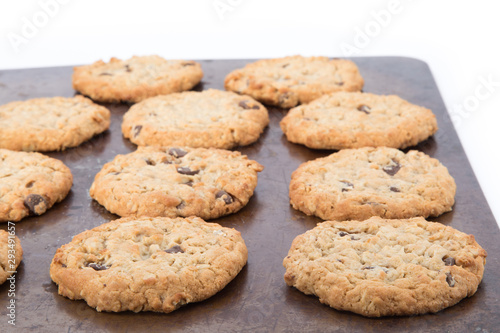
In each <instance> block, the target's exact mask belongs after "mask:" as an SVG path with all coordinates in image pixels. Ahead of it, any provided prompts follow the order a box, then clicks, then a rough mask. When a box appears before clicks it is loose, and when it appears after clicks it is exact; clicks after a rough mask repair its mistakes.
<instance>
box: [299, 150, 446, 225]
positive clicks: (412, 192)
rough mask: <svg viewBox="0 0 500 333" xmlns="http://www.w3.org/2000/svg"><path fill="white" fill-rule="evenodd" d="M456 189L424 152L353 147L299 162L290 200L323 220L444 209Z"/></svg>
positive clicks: (434, 213)
mask: <svg viewBox="0 0 500 333" xmlns="http://www.w3.org/2000/svg"><path fill="white" fill-rule="evenodd" d="M455 192H456V185H455V181H454V179H453V178H452V177H451V176H450V174H449V173H448V169H447V168H446V167H445V166H443V165H442V164H441V163H440V162H439V161H438V160H436V159H434V158H431V157H429V156H427V155H426V154H424V153H421V152H418V151H415V150H412V151H410V152H408V153H407V154H405V153H404V152H402V151H400V150H397V149H394V148H386V147H379V148H358V149H345V150H341V151H339V152H338V153H334V154H332V155H330V156H327V157H324V158H319V159H316V160H314V161H309V162H307V163H304V164H302V165H301V166H300V167H299V168H298V169H297V170H296V171H294V173H293V174H292V180H291V182H290V203H291V204H292V206H293V208H295V209H298V210H300V211H302V212H304V213H306V214H307V215H316V216H318V217H320V218H322V219H324V220H338V221H342V220H351V219H352V220H364V219H367V218H369V217H371V216H381V217H385V218H390V219H401V218H409V217H415V216H423V217H427V216H438V215H441V214H443V213H445V212H448V211H450V210H451V208H452V206H453V204H454V202H455Z"/></svg>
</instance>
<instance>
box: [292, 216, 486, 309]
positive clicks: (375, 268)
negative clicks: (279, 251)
mask: <svg viewBox="0 0 500 333" xmlns="http://www.w3.org/2000/svg"><path fill="white" fill-rule="evenodd" d="M486 255H487V254H486V251H485V250H484V249H483V248H481V246H479V244H477V242H476V241H475V240H474V236H472V235H467V234H465V233H463V232H460V231H458V230H455V229H453V228H451V227H447V226H444V225H442V224H440V223H434V222H427V221H425V219H423V218H421V217H419V218H413V219H409V220H384V219H381V218H379V217H373V218H371V219H369V220H366V221H362V222H360V221H343V222H334V221H327V222H323V223H319V224H318V226H317V227H316V228H314V229H312V230H310V231H307V232H306V233H304V234H302V235H299V236H297V237H296V238H295V240H294V241H293V243H292V246H291V248H290V251H289V252H288V256H287V257H286V258H285V259H284V260H283V265H284V266H285V268H286V273H285V282H286V283H287V284H288V285H289V286H294V287H295V288H297V289H298V290H300V291H302V292H303V293H305V294H308V295H310V294H312V295H316V296H318V297H319V300H320V302H321V303H324V304H327V305H329V306H331V307H332V308H335V309H337V310H345V311H352V312H355V313H358V314H360V315H363V316H368V317H381V316H405V315H416V314H424V313H429V312H437V311H440V310H442V309H444V308H447V307H450V306H452V305H455V304H456V303H458V302H459V301H460V300H461V299H463V298H465V297H470V296H472V295H474V293H475V292H476V290H477V288H478V285H479V284H480V282H481V280H482V278H483V272H484V265H485V262H486V259H485V258H486Z"/></svg>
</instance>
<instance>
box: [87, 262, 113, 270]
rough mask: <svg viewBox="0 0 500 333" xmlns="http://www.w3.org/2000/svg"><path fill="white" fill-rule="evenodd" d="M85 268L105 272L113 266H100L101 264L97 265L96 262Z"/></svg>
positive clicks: (88, 264)
mask: <svg viewBox="0 0 500 333" xmlns="http://www.w3.org/2000/svg"><path fill="white" fill-rule="evenodd" d="M85 266H87V267H90V268H93V269H95V270H96V271H104V270H106V269H108V268H110V267H111V265H109V266H106V265H100V264H96V263H95V262H91V263H87V265H85Z"/></svg>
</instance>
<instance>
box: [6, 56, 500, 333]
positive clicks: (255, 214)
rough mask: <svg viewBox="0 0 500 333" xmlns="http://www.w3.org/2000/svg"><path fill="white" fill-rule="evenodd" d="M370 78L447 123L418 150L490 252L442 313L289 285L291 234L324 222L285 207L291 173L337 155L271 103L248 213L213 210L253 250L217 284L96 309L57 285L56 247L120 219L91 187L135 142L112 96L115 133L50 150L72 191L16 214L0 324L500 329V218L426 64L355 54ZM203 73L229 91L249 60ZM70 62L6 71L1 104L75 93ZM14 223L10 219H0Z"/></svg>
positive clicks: (371, 85)
mask: <svg viewBox="0 0 500 333" xmlns="http://www.w3.org/2000/svg"><path fill="white" fill-rule="evenodd" d="M353 60H354V61H355V62H356V64H357V65H358V67H359V69H360V71H361V74H362V76H363V77H364V78H365V87H364V91H365V92H373V93H378V94H397V95H399V96H401V97H402V98H404V99H407V100H408V101H410V102H412V103H416V104H419V105H423V106H425V107H428V108H430V109H432V110H433V111H434V113H435V114H436V116H437V119H438V124H439V128H440V129H439V131H438V133H437V134H436V135H435V136H434V137H432V138H430V139H429V140H427V141H425V142H423V143H421V144H420V145H418V146H417V147H416V148H417V149H419V150H421V151H423V152H425V153H427V154H429V155H430V156H432V157H436V158H438V159H439V160H440V161H441V162H442V163H443V164H444V165H445V166H447V167H448V169H449V171H450V173H451V175H452V176H453V177H454V178H455V180H456V182H457V186H458V191H457V196H456V204H455V207H454V210H453V211H452V212H450V213H447V214H445V215H443V216H441V217H439V218H437V219H433V220H435V221H439V222H441V223H444V224H446V225H450V226H452V227H454V228H456V229H459V230H461V231H463V232H466V233H472V234H474V235H475V237H476V240H477V241H478V243H479V244H481V245H482V246H483V247H484V248H485V249H486V250H487V251H488V258H487V265H486V270H485V274H484V279H483V282H482V283H481V285H480V286H479V289H478V291H477V293H476V294H475V295H474V296H473V297H472V298H468V299H465V300H463V301H461V302H460V303H459V304H458V305H456V306H454V307H451V308H448V309H445V310H443V311H441V312H439V313H437V314H429V315H422V316H413V317H400V318H382V319H370V318H364V317H362V316H359V315H356V314H352V313H349V312H342V311H336V310H334V309H331V308H329V307H328V306H325V305H322V304H321V303H320V302H319V301H318V299H317V298H316V297H314V296H307V295H304V294H303V293H301V292H299V291H298V290H296V289H294V288H290V287H288V286H286V284H285V282H284V280H283V274H284V273H285V270H284V268H283V266H282V260H283V258H284V257H285V256H286V254H287V252H288V249H289V248H290V245H291V242H292V240H293V239H294V238H295V236H297V235H299V234H301V233H303V232H305V231H307V230H309V229H311V228H313V227H314V226H315V225H316V223H318V222H320V220H319V219H318V218H314V217H308V216H305V215H304V214H302V213H300V212H298V211H295V210H294V209H292V208H291V207H290V205H289V199H288V184H289V181H290V176H291V173H292V172H293V171H294V170H295V169H296V168H297V167H298V166H299V165H300V164H301V163H302V162H305V161H307V160H311V159H314V158H318V157H323V156H326V155H328V154H330V153H331V152H330V151H314V150H310V149H308V148H306V147H304V146H300V145H295V144H291V143H289V142H288V141H287V140H286V138H285V137H284V135H283V133H282V132H281V129H280V128H279V121H280V120H281V118H282V117H283V116H284V115H285V113H286V111H284V110H280V109H276V108H269V113H270V119H271V122H270V125H269V127H268V128H267V129H266V130H265V132H264V134H263V136H262V137H261V139H260V140H259V141H258V142H257V143H255V144H253V145H251V146H248V147H242V148H238V150H239V151H241V152H242V153H244V154H246V155H248V156H249V158H251V159H255V160H257V161H258V162H260V163H261V164H263V165H264V166H265V170H264V171H263V172H262V173H260V174H259V183H258V186H257V189H256V192H255V195H254V196H253V197H252V199H251V200H250V202H249V204H248V205H247V206H246V207H245V208H243V209H242V210H241V211H240V212H238V213H236V214H233V215H230V216H227V217H224V218H221V219H217V220H213V221H214V222H217V223H220V224H221V225H223V226H226V227H233V228H236V229H237V230H239V231H240V232H241V233H242V235H243V238H244V239H245V242H246V244H247V247H248V249H249V260H248V264H247V266H246V267H245V268H244V269H243V270H242V271H241V273H240V274H239V275H238V276H237V277H236V278H235V279H234V280H233V281H232V282H231V283H230V284H229V285H228V286H227V287H226V288H225V289H224V290H222V291H221V292H220V293H218V294H217V295H215V296H214V297H212V298H210V299H208V300H206V301H203V302H200V303H193V304H189V305H187V306H185V307H182V308H181V309H179V310H176V311H174V312H172V313H170V314H161V313H149V312H144V313H132V312H123V313H98V312H96V311H95V310H94V309H93V308H90V307H88V306H87V305H86V303H85V302H84V301H71V300H69V299H67V298H64V297H62V296H59V295H58V294H57V287H56V285H55V284H54V283H52V281H51V279H50V275H49V265H50V262H51V260H52V257H53V255H54V253H55V251H56V249H57V248H58V247H60V246H61V245H63V244H65V243H67V242H69V241H70V240H71V239H72V237H73V236H74V235H76V234H78V233H80V232H82V231H84V230H86V229H91V228H93V227H96V226H98V225H100V224H102V223H105V222H107V221H110V220H112V219H115V218H117V216H115V215H113V214H110V213H109V212H107V211H106V210H105V209H104V208H103V207H101V206H100V205H99V204H97V203H96V202H94V201H92V200H91V198H90V197H89V195H88V189H89V187H90V185H91V183H92V181H93V178H94V175H95V174H96V173H97V172H98V171H99V170H100V169H101V167H102V165H103V164H104V163H106V162H108V161H110V160H112V159H113V158H114V156H115V155H117V154H126V153H129V152H132V151H134V150H135V149H136V147H135V145H133V144H131V143H130V142H129V141H128V140H126V139H124V138H123V137H122V135H121V130H120V126H121V120H122V116H123V114H124V113H125V112H126V111H127V110H128V108H129V106H128V105H125V104H105V106H107V107H108V108H109V109H110V110H111V113H112V122H111V128H110V130H109V131H107V132H105V133H103V134H101V135H99V136H97V137H95V138H93V139H92V140H90V141H88V142H86V143H84V144H82V145H81V146H79V147H77V148H73V149H68V150H66V151H64V152H54V153H48V154H47V155H50V156H51V157H55V158H58V159H60V160H62V161H63V162H64V163H65V164H66V165H67V166H68V167H70V169H71V171H72V173H73V176H74V185H73V187H72V190H71V192H70V194H69V195H68V197H67V198H66V199H65V200H64V201H63V202H61V203H59V204H57V205H55V206H54V207H53V208H52V209H50V210H49V211H48V212H47V213H46V214H44V215H42V216H39V217H30V218H26V219H24V220H22V221H21V222H18V223H16V235H17V236H18V237H19V238H20V239H21V242H22V246H23V249H24V253H25V255H24V260H23V262H22V263H21V265H20V267H19V268H18V274H17V276H16V284H15V286H16V322H15V323H16V326H15V327H14V326H11V325H8V323H7V321H8V320H9V318H8V317H7V316H6V315H7V309H6V306H7V304H9V303H8V302H9V301H10V298H9V297H8V291H9V286H8V284H7V283H4V284H3V285H1V286H0V313H1V316H0V318H1V319H0V327H1V329H0V331H8V332H10V331H12V332H16V331H21V330H23V329H24V330H33V331H36V332H62V331H64V332H82V331H89V332H115V331H116V332H127V331H129V332H134V331H152V332H153V331H169V332H178V331H190V332H193V331H203V332H243V331H251V332H269V331H275V332H280V331H286V332H318V331H325V332H327V331H328V332H353V331H354V332H355V331H362V332H385V331H387V332H389V331H391V332H406V331H418V332H498V330H499V327H500V309H499V306H500V297H499V296H500V292H499V290H500V282H499V281H500V278H499V276H498V272H499V269H498V267H499V264H500V263H499V258H498V256H499V240H500V238H499V235H500V231H499V228H498V226H497V224H496V222H495V220H494V217H493V215H492V213H491V211H490V208H489V207H488V204H487V202H486V200H485V198H484V196H483V193H482V191H481V189H480V187H479V184H478V182H477V180H476V178H475V176H474V173H473V171H472V169H471V167H470V164H469V162H468V160H467V157H466V155H465V153H464V151H463V149H462V146H461V144H460V141H459V139H458V137H457V135H456V132H455V130H454V128H453V126H452V124H451V122H450V120H449V118H448V115H447V112H446V109H445V106H444V104H443V101H442V99H441V96H440V94H439V91H438V88H437V86H436V84H435V81H434V79H433V77H432V74H431V72H430V70H429V67H428V66H427V65H426V64H425V63H423V62H421V61H419V60H415V59H411V58H400V57H370V58H354V59H353ZM200 62H201V64H202V67H203V70H204V73H205V76H204V79H203V81H202V82H201V83H200V84H199V85H198V86H197V87H196V90H202V89H208V88H217V89H223V82H224V77H225V75H226V74H227V73H229V72H230V71H231V70H233V69H236V68H239V67H242V66H244V65H245V64H246V63H248V62H251V60H205V61H200ZM71 74H72V68H71V67H57V68H44V69H27V70H11V71H0V104H4V103H7V102H10V101H14V100H25V99H29V98H35V97H51V96H68V97H69V96H73V95H74V94H75V92H74V91H73V89H72V88H71ZM0 228H2V229H4V230H6V229H7V223H3V224H1V225H0Z"/></svg>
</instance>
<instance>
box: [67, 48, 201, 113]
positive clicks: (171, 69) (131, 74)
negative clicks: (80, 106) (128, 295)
mask: <svg viewBox="0 0 500 333" xmlns="http://www.w3.org/2000/svg"><path fill="white" fill-rule="evenodd" d="M202 77H203V71H202V69H201V65H200V64H199V63H197V62H195V61H188V60H165V59H163V58H161V57H159V56H156V55H153V56H141V57H138V56H135V57H132V58H130V59H127V60H120V59H116V58H111V60H110V61H109V62H108V63H105V62H103V61H101V60H99V61H97V62H95V63H93V64H92V65H87V66H80V67H75V68H74V72H73V88H74V89H75V90H78V91H79V92H81V93H82V94H84V95H86V96H89V97H90V98H92V99H93V100H95V101H100V102H134V103H136V102H140V101H142V100H144V99H146V98H149V97H153V96H157V95H166V94H171V93H174V92H180V91H185V90H189V89H191V88H193V87H194V86H195V85H197V84H198V83H199V82H200V81H201V79H202Z"/></svg>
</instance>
